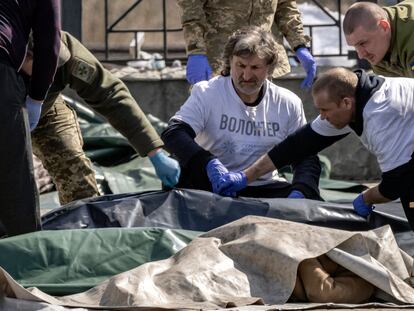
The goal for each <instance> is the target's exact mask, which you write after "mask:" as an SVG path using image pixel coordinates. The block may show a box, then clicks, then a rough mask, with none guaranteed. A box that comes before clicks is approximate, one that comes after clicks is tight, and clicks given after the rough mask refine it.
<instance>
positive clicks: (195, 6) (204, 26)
mask: <svg viewBox="0 0 414 311" xmlns="http://www.w3.org/2000/svg"><path fill="white" fill-rule="evenodd" d="M177 3H178V5H179V7H180V9H181V22H182V25H183V28H184V37H185V41H186V45H187V53H188V54H207V56H208V59H209V62H210V64H211V66H212V68H213V70H214V71H215V73H218V68H219V60H220V57H221V53H222V51H223V47H224V45H225V43H226V41H227V38H228V37H229V36H230V35H231V34H232V33H233V32H234V31H236V30H237V29H239V28H241V27H243V26H248V25H253V26H259V27H261V28H262V29H265V30H268V31H272V32H273V34H274V35H275V37H276V41H277V43H278V55H279V64H278V66H277V67H276V69H275V72H274V74H273V76H274V77H278V76H282V75H284V74H286V73H288V72H290V66H289V62H288V59H287V54H286V50H285V49H284V47H283V37H285V38H286V40H287V41H288V42H289V44H290V46H291V47H292V48H295V47H297V46H299V45H306V46H308V45H309V43H310V39H309V37H307V36H306V35H305V34H304V31H303V25H302V22H301V17H300V12H299V10H298V8H297V4H296V1H293V0H237V1H234V0H177Z"/></svg>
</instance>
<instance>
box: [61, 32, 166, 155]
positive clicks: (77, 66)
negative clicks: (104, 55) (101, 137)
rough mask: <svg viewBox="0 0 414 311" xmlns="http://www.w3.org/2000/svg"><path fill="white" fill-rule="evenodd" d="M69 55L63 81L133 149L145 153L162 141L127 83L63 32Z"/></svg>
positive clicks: (141, 153)
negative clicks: (124, 138)
mask: <svg viewBox="0 0 414 311" xmlns="http://www.w3.org/2000/svg"><path fill="white" fill-rule="evenodd" d="M65 35H66V38H67V45H68V49H69V51H70V53H71V58H70V59H69V61H68V62H67V63H66V64H65V75H66V76H65V78H66V79H67V81H66V83H67V84H69V86H70V88H72V89H73V90H75V91H76V92H77V94H78V95H79V96H80V97H81V98H82V99H84V100H85V102H86V103H87V104H88V105H89V106H90V107H91V108H92V109H93V110H95V111H97V112H99V113H100V114H101V115H103V116H104V117H105V118H106V119H107V120H108V122H109V123H110V124H111V125H112V126H113V127H114V128H115V129H117V130H118V131H119V132H120V133H121V134H122V135H123V136H125V137H126V138H127V139H128V141H129V142H130V143H131V145H132V146H133V147H134V149H135V150H136V151H137V152H138V153H139V154H140V155H141V156H146V155H147V154H148V153H149V152H150V151H152V150H154V149H156V148H159V147H162V146H163V142H162V140H161V138H160V137H159V135H158V134H157V132H156V131H155V129H154V128H153V126H152V125H151V123H150V122H149V120H148V119H147V117H146V116H145V114H144V112H143V111H142V110H141V108H140V107H139V106H138V104H137V102H136V101H135V100H134V98H133V97H132V95H131V93H130V92H129V90H128V88H127V87H126V85H125V84H124V83H123V82H122V81H121V80H120V79H118V78H117V77H115V76H114V75H113V74H112V73H110V72H109V71H108V70H106V69H105V68H104V67H103V66H102V64H101V63H100V62H99V61H98V60H97V59H96V58H95V57H94V56H93V55H92V53H90V52H89V51H88V49H86V47H84V46H83V45H82V44H81V43H80V42H79V41H77V40H76V39H75V38H73V37H72V36H70V35H69V34H65Z"/></svg>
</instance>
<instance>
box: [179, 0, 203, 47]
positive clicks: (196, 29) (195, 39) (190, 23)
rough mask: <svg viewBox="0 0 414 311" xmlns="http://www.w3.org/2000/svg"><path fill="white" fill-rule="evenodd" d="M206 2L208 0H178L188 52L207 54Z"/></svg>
mask: <svg viewBox="0 0 414 311" xmlns="http://www.w3.org/2000/svg"><path fill="white" fill-rule="evenodd" d="M205 2H206V0H177V4H178V6H179V7H180V12H181V24H182V26H183V30H184V39H185V44H186V50H187V54H206V52H207V49H206V44H205V42H204V34H205V32H206V27H207V26H206V16H205V13H204V4H205Z"/></svg>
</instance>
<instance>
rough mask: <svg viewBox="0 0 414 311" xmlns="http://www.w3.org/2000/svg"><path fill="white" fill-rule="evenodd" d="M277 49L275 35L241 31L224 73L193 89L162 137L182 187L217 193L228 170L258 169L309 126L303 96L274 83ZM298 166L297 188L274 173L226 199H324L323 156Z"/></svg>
mask: <svg viewBox="0 0 414 311" xmlns="http://www.w3.org/2000/svg"><path fill="white" fill-rule="evenodd" d="M276 51H277V50H276V43H275V40H274V38H273V36H272V35H271V34H270V33H268V32H265V31H263V30H261V29H260V28H258V27H248V28H243V29H241V30H238V31H236V32H235V33H234V34H233V35H232V36H230V37H229V39H228V42H227V44H226V45H225V48H224V53H223V59H222V70H221V75H219V76H216V77H214V78H212V79H211V80H209V81H201V82H199V83H197V84H195V85H194V86H193V88H192V90H191V95H190V97H189V98H188V99H187V101H186V102H185V103H184V105H183V106H182V107H181V109H180V110H179V111H178V112H177V113H176V114H175V115H174V116H173V117H172V118H171V120H170V122H169V126H168V128H167V129H166V130H165V131H164V133H163V134H162V139H163V140H164V143H165V147H166V149H167V150H168V151H169V152H170V153H171V154H172V155H173V156H174V157H175V158H177V159H178V161H179V163H180V166H181V171H182V173H181V178H180V181H179V183H178V184H177V187H182V188H192V189H201V190H207V191H213V192H215V193H218V188H217V187H216V186H215V185H218V182H219V180H220V178H221V177H222V176H223V175H224V174H226V173H227V172H228V170H232V171H233V170H241V169H243V168H245V167H247V166H249V165H251V164H253V163H254V162H255V161H256V160H257V159H258V158H259V157H260V156H261V155H263V154H266V153H267V152H268V151H269V150H270V149H272V148H273V147H274V146H275V144H278V143H279V142H281V141H283V140H284V139H285V138H286V137H287V136H288V135H289V134H291V133H293V132H295V131H296V130H297V129H299V128H300V127H301V126H303V125H304V124H306V119H305V114H304V111H303V106H302V102H301V100H300V99H299V97H298V96H296V95H295V94H294V93H292V92H291V91H289V90H287V89H284V88H282V87H279V86H277V85H275V84H274V83H272V82H271V81H270V80H268V77H271V74H272V72H273V70H274V68H275V66H277V54H276ZM292 166H293V172H294V176H293V180H292V183H288V182H287V181H286V179H285V178H283V177H282V176H281V175H279V173H278V171H277V170H276V169H275V170H272V171H269V172H268V173H267V174H264V175H262V176H260V177H259V178H258V179H257V180H255V181H254V182H252V183H249V184H248V185H246V187H244V189H243V190H241V191H232V192H229V193H224V194H227V195H231V196H236V195H242V196H249V197H289V198H311V199H320V196H319V189H318V184H319V176H320V172H321V167H320V163H319V159H318V157H317V156H316V155H310V156H309V157H306V158H305V159H303V160H301V161H298V162H295V163H292Z"/></svg>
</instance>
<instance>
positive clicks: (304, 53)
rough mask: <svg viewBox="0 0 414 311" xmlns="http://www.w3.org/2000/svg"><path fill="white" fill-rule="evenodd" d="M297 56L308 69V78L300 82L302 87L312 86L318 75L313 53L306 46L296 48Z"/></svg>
mask: <svg viewBox="0 0 414 311" xmlns="http://www.w3.org/2000/svg"><path fill="white" fill-rule="evenodd" d="M296 57H297V58H298V59H299V61H300V63H301V65H302V66H303V68H304V69H305V71H306V78H305V80H303V81H302V83H301V84H300V87H301V88H306V89H308V88H310V87H311V86H312V83H313V79H314V78H315V75H316V63H315V60H314V59H313V56H312V54H311V53H310V52H309V50H308V49H307V48H305V47H301V48H299V49H297V50H296Z"/></svg>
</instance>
